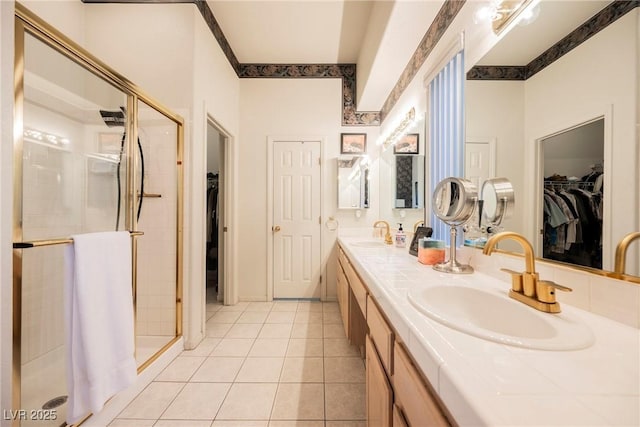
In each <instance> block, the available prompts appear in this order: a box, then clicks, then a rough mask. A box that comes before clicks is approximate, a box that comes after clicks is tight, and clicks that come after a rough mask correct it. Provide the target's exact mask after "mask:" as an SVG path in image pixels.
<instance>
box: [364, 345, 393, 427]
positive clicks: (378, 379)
mask: <svg viewBox="0 0 640 427" xmlns="http://www.w3.org/2000/svg"><path fill="white" fill-rule="evenodd" d="M366 341H367V344H366V347H367V350H366V351H367V365H366V366H367V367H366V379H367V384H366V385H367V426H369V427H391V405H392V404H393V391H392V389H391V385H389V381H388V380H387V375H386V374H385V372H384V368H383V367H382V363H380V359H379V358H378V354H377V352H376V349H375V346H374V345H373V342H372V341H371V338H370V337H369V335H367V340H366Z"/></svg>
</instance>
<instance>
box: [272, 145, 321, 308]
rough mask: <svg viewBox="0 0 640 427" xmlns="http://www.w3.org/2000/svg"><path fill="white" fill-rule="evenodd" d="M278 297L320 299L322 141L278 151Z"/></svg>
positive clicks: (275, 203)
mask: <svg viewBox="0 0 640 427" xmlns="http://www.w3.org/2000/svg"><path fill="white" fill-rule="evenodd" d="M272 233H273V297H274V298H319V297H320V288H321V287H320V142H319V141H275V142H274V147H273V224H272Z"/></svg>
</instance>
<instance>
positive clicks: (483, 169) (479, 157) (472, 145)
mask: <svg viewBox="0 0 640 427" xmlns="http://www.w3.org/2000/svg"><path fill="white" fill-rule="evenodd" d="M464 157H465V159H464V177H465V178H467V179H468V180H470V181H471V182H473V183H474V184H475V185H476V186H477V187H478V192H480V190H481V188H482V184H483V183H484V182H485V181H486V180H487V179H489V178H491V177H492V176H493V175H492V171H491V145H490V143H489V142H484V141H483V142H480V141H474V142H470V141H467V142H466V144H465V145H464Z"/></svg>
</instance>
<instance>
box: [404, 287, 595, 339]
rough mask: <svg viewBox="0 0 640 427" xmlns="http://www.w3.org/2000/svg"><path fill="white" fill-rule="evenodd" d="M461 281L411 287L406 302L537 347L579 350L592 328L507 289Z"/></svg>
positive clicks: (455, 324) (475, 331) (484, 334)
mask: <svg viewBox="0 0 640 427" xmlns="http://www.w3.org/2000/svg"><path fill="white" fill-rule="evenodd" d="M472 286H473V285H470V286H464V285H458V284H456V285H437V286H430V287H419V288H413V289H411V290H410V291H409V293H408V298H409V301H410V302H411V304H412V305H413V306H414V307H415V308H417V309H418V310H419V311H420V312H421V313H423V314H425V315H427V316H428V317H430V318H431V319H433V320H436V321H437V322H439V323H441V324H443V325H445V326H448V327H450V328H452V329H456V330H458V331H461V332H464V333H467V334H469V335H473V336H475V337H478V338H482V339H485V340H489V341H494V342H498V343H502V344H507V345H511V346H516V347H524V348H531V349H538V350H579V349H583V348H587V347H589V346H591V345H592V344H593V342H594V337H593V333H592V332H591V330H590V329H589V328H588V327H587V326H586V325H584V324H582V323H579V322H578V321H576V320H573V319H571V317H570V316H568V315H566V314H564V313H563V314H549V313H542V312H539V311H536V310H534V309H532V308H531V307H528V306H526V305H524V304H522V303H520V302H518V301H515V300H513V299H511V298H509V297H508V296H507V293H506V291H505V292H504V294H503V293H501V292H500V291H498V290H493V291H492V290H488V291H485V290H481V289H477V288H475V287H472Z"/></svg>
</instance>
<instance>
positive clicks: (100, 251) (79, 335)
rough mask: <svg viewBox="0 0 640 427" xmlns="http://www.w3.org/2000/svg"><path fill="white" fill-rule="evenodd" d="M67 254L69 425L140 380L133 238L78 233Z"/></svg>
mask: <svg viewBox="0 0 640 427" xmlns="http://www.w3.org/2000/svg"><path fill="white" fill-rule="evenodd" d="M72 237H73V241H74V243H73V245H68V247H67V249H66V253H65V290H64V294H65V338H66V350H67V351H66V354H67V360H66V368H67V391H68V394H69V400H68V408H67V424H73V423H76V422H78V421H79V420H81V419H82V418H83V417H85V416H86V415H88V414H89V412H92V413H97V412H99V411H100V410H102V408H103V406H104V403H105V402H106V401H107V400H108V399H109V398H110V397H111V396H113V395H114V394H116V393H117V392H119V391H120V390H123V389H125V388H127V387H128V386H129V385H131V384H133V383H134V382H135V380H136V377H137V368H136V361H135V358H134V332H133V322H134V320H133V297H132V289H131V237H130V234H129V233H128V232H126V231H124V232H102V233H89V234H80V235H75V236H72Z"/></svg>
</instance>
